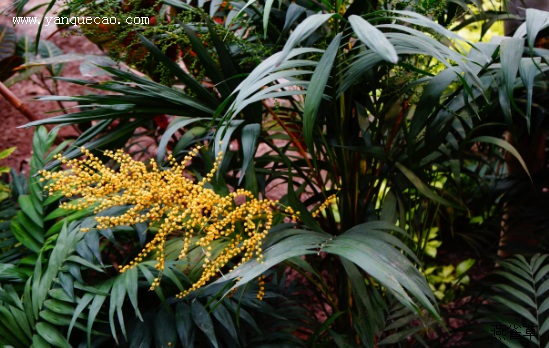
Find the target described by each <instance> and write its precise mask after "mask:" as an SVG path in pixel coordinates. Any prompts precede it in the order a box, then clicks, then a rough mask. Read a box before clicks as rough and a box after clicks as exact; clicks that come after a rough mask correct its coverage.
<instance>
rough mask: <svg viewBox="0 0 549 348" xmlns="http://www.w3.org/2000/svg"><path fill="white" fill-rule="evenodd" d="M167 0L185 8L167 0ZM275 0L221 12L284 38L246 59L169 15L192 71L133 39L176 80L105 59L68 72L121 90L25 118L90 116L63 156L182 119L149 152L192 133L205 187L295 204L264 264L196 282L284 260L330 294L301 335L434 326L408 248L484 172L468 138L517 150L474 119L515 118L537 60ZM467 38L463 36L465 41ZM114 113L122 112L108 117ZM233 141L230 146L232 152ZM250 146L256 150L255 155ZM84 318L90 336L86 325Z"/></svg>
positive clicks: (437, 30)
mask: <svg viewBox="0 0 549 348" xmlns="http://www.w3.org/2000/svg"><path fill="white" fill-rule="evenodd" d="M169 4H170V5H172V6H176V7H179V8H181V11H186V10H188V6H186V5H185V4H182V3H179V2H177V1H175V0H170V1H169ZM272 4H273V2H272V1H268V2H266V4H265V7H264V8H263V12H261V7H256V6H242V4H239V5H238V6H237V7H235V8H233V9H232V10H230V11H229V14H227V18H226V20H227V21H228V22H229V23H231V20H229V18H230V16H235V17H238V16H239V15H240V14H242V13H244V12H246V11H248V12H246V13H248V14H249V16H248V17H247V18H249V22H246V21H244V22H241V23H243V24H242V25H243V26H244V27H246V26H250V27H254V26H255V28H261V29H263V35H264V37H266V38H269V41H267V42H269V44H271V43H272V47H273V49H275V50H276V49H278V48H279V47H280V51H279V52H277V53H275V54H273V55H271V56H268V57H265V59H264V60H263V61H262V62H261V63H260V64H259V65H257V66H256V67H255V68H254V69H249V66H244V67H242V66H239V65H238V62H240V61H241V60H242V54H244V55H245V52H244V53H243V52H242V51H239V50H238V47H235V46H234V45H227V44H225V43H224V42H223V40H222V37H221V36H220V35H218V31H217V30H216V25H217V24H215V23H213V21H211V20H210V19H209V18H208V17H207V16H205V15H203V16H199V17H198V18H197V19H196V22H195V23H192V24H191V23H186V24H182V23H180V24H178V25H179V30H180V31H179V34H180V35H185V36H186V37H187V38H188V40H189V42H190V46H191V47H192V50H193V51H194V52H195V55H196V59H197V60H198V61H199V62H200V63H201V64H202V66H203V67H204V71H205V74H203V75H201V77H199V76H196V75H194V76H193V74H192V73H189V72H185V71H184V70H183V69H181V67H180V66H178V65H177V64H176V63H175V62H173V61H172V60H171V59H169V58H168V57H167V56H166V55H164V54H163V53H162V51H161V50H160V49H158V48H156V46H155V45H154V44H153V42H154V40H155V38H154V37H153V38H150V39H151V40H152V41H151V40H149V39H147V38H145V37H142V38H141V41H142V42H143V43H144V45H145V46H146V47H147V48H148V49H149V50H150V52H151V54H152V55H154V56H155V57H156V58H157V59H158V60H159V61H161V62H162V63H163V64H164V65H165V66H166V68H167V69H169V71H170V72H171V73H172V74H173V75H174V76H175V77H177V79H178V81H179V83H180V84H182V85H184V86H185V88H184V89H181V88H178V86H177V85H176V86H175V87H174V88H170V87H166V86H163V85H161V84H159V83H156V82H153V81H150V80H148V79H146V78H143V77H139V76H137V75H136V74H133V73H130V72H124V71H120V70H117V69H113V68H105V70H106V71H108V72H110V73H111V74H113V75H114V76H115V77H116V79H117V80H114V81H110V82H107V83H93V82H90V81H77V80H71V81H72V82H75V83H79V84H85V85H88V86H91V87H93V88H97V89H100V90H107V91H110V92H117V93H119V94H109V95H88V96H78V97H50V98H48V99H55V100H70V101H79V102H80V104H81V108H82V111H79V112H75V113H72V114H68V115H63V116H58V117H54V118H51V119H48V120H44V121H39V122H35V123H32V124H31V125H38V124H44V123H60V124H63V123H78V122H89V121H99V122H96V123H94V124H92V125H91V127H90V128H89V129H88V130H87V131H86V132H85V133H83V134H82V135H81V136H80V137H79V139H77V141H76V142H75V145H76V146H75V148H72V149H70V150H68V151H67V152H66V153H65V155H66V156H67V157H77V156H79V155H80V154H81V153H80V150H79V148H80V146H82V145H85V146H86V147H87V148H89V149H95V148H105V147H119V146H121V145H122V144H123V143H125V142H126V141H127V139H129V138H130V137H131V135H132V134H133V133H134V131H135V129H137V128H138V127H140V126H142V125H143V124H146V123H147V122H151V120H152V119H154V117H156V116H157V115H159V114H170V115H175V116H179V117H176V118H174V120H173V121H172V123H171V124H170V126H168V128H167V129H166V131H165V133H164V134H163V136H162V138H161V139H160V142H159V151H158V156H157V159H158V161H159V162H162V161H163V160H164V156H165V154H166V149H167V147H168V146H171V147H172V148H173V153H174V155H175V156H176V157H179V158H181V157H183V156H184V154H185V153H186V151H187V149H188V148H189V147H190V146H192V145H193V143H196V142H201V141H203V140H215V144H216V146H215V147H218V148H216V149H215V150H214V151H215V152H214V153H217V150H218V149H219V150H221V151H223V152H224V155H225V158H224V161H223V163H222V165H221V167H220V172H219V176H218V177H219V181H218V182H217V183H214V184H216V185H219V186H220V187H223V186H224V187H225V189H226V187H227V184H228V185H229V186H231V187H233V188H234V187H238V186H240V185H242V184H243V185H244V186H245V187H246V188H247V189H249V190H251V191H253V192H254V193H256V194H263V195H266V194H268V193H269V192H268V191H269V187H272V186H273V185H280V183H282V184H283V185H285V186H286V187H287V190H286V192H287V194H285V195H284V196H283V197H282V198H281V201H282V202H283V203H284V204H286V205H289V206H291V207H292V209H294V210H295V211H299V212H300V215H301V224H300V226H298V227H299V228H296V227H295V226H288V225H281V226H279V227H278V228H274V229H273V230H272V231H271V232H270V235H269V237H268V239H267V240H266V242H265V245H264V249H265V260H264V263H262V264H259V263H257V262H252V261H251V262H248V263H246V264H245V265H243V266H242V267H240V268H239V269H237V270H235V271H233V272H231V273H230V274H229V275H228V276H227V277H225V278H224V279H221V280H219V281H218V282H216V283H213V284H212V285H210V288H207V289H211V288H214V289H219V287H221V288H223V287H225V286H226V287H227V289H230V288H233V289H234V287H236V286H238V287H239V288H241V287H242V286H244V285H245V284H246V283H247V282H249V281H250V280H253V279H257V277H258V276H260V275H261V274H263V273H264V272H266V271H267V270H268V269H269V268H270V267H273V266H275V265H278V264H280V263H281V262H286V264H288V265H291V266H292V267H293V268H294V269H295V270H296V271H297V272H300V273H301V275H302V277H303V278H304V279H307V280H308V281H309V282H310V284H311V285H312V289H313V290H312V292H313V295H314V297H315V299H316V300H317V301H319V302H322V303H325V304H326V306H325V307H324V308H327V309H324V311H325V312H326V313H325V314H326V317H327V318H328V319H327V320H326V321H325V322H324V324H323V325H321V326H320V327H319V328H317V329H316V331H314V332H313V333H312V334H311V335H310V337H309V339H310V343H311V344H320V343H319V342H326V343H327V344H330V343H328V342H347V343H348V344H360V345H367V346H374V345H375V344H376V342H379V340H380V339H382V338H383V337H387V336H389V337H391V336H390V333H394V331H395V330H396V331H398V332H402V330H403V327H404V328H412V329H413V330H412V331H406V330H404V332H416V331H417V328H416V327H413V325H412V323H413V321H414V320H415V319H416V318H420V319H422V320H423V321H424V322H430V319H429V318H427V316H426V314H425V312H424V311H422V310H421V309H420V305H421V306H422V307H424V308H425V309H426V310H427V312H428V313H430V315H431V316H432V317H434V318H439V317H438V315H437V310H436V305H435V299H434V297H433V296H432V293H431V291H430V289H429V287H428V285H427V284H426V282H425V280H424V279H423V277H422V275H421V274H420V273H419V272H418V270H417V269H416V267H417V266H418V265H419V264H420V260H419V259H418V258H417V257H416V256H415V255H414V251H415V252H417V253H418V254H419V256H420V257H421V250H422V249H423V247H424V245H425V243H426V241H427V240H428V235H427V234H426V233H425V231H428V230H429V228H428V227H431V226H433V225H434V224H435V223H437V221H440V220H442V219H444V218H451V217H452V216H451V215H452V214H457V213H452V211H454V212H455V211H457V212H459V211H466V206H465V201H466V199H465V197H461V196H459V194H458V193H459V192H460V188H461V187H462V185H463V182H465V181H467V180H480V179H479V175H478V173H477V172H476V171H475V169H474V168H471V166H469V164H471V163H475V162H476V161H478V157H479V155H480V153H479V152H478V151H477V152H475V151H472V150H471V148H472V147H473V146H475V145H477V146H478V144H479V143H481V142H482V143H486V144H489V145H495V146H498V147H501V148H503V149H505V150H507V151H508V152H509V153H511V154H512V155H514V156H515V157H517V158H518V160H519V162H521V159H520V156H519V155H518V153H517V152H516V150H515V149H514V148H513V147H512V146H511V145H509V144H508V143H506V142H505V141H503V140H502V139H500V138H499V137H498V136H494V134H493V133H492V134H485V133H483V131H484V129H486V125H487V118H486V117H485V115H486V114H488V113H489V112H493V110H501V111H502V112H503V115H504V119H503V120H499V119H498V120H496V121H497V122H498V125H499V126H500V127H501V129H502V130H503V129H504V128H505V127H506V126H509V125H510V124H512V116H511V113H510V112H509V110H510V108H511V106H512V105H513V104H512V101H513V93H514V91H515V89H517V88H521V87H524V88H526V90H528V91H530V90H531V88H532V86H533V85H534V82H535V81H536V78H538V77H539V76H542V73H543V71H544V69H546V67H547V65H546V63H547V62H545V60H543V59H531V58H530V57H528V58H522V55H523V50H524V40H523V39H521V38H515V39H507V40H503V41H502V42H501V43H491V44H477V45H474V46H473V45H469V44H468V43H466V42H464V40H462V39H461V38H459V37H458V36H457V35H455V34H454V33H452V32H451V31H448V30H446V29H445V28H444V27H443V26H441V25H438V24H436V23H434V22H433V21H431V20H428V19H427V18H426V17H424V16H422V15H419V14H417V13H414V12H410V11H405V10H398V9H397V10H390V11H379V12H373V11H374V10H376V9H377V5H376V6H374V5H371V4H370V5H371V6H372V7H369V6H370V5H368V6H365V8H361V6H360V4H359V3H358V2H357V3H356V4H355V3H353V4H352V5H350V6H348V4H344V3H340V2H336V3H328V2H323V3H322V4H317V6H318V7H317V8H315V9H316V11H317V12H319V13H316V14H312V13H308V14H307V17H306V18H305V19H304V20H303V21H301V22H300V24H299V25H298V26H297V27H295V28H294V27H292V26H291V25H289V24H288V25H286V24H287V23H291V19H295V18H303V17H304V16H305V13H306V11H305V10H304V9H303V8H302V7H300V6H299V4H287V3H283V6H282V7H281V9H282V10H285V11H286V13H285V15H284V12H282V13H281V12H277V11H275V10H274V9H273V8H272ZM277 10H278V9H277ZM241 11H242V12H241ZM258 11H259V13H257V12H258ZM231 13H232V15H230V14H231ZM258 14H259V15H258ZM229 15H230V16H229ZM536 15H537V13H536ZM281 18H284V19H285V25H284V26H283V29H282V30H281V31H280V30H277V25H276V23H278V22H277V21H280V20H281ZM446 19H448V18H445V20H446ZM527 21H529V22H528V23H530V24H529V25H527V26H526V27H527V29H528V30H527V35H528V42H529V48H530V49H529V50H528V51H529V53H531V54H532V55H537V54H542V53H543V52H538V51H534V50H533V49H532V46H531V44H530V43H531V38H532V37H534V38H535V36H536V35H537V33H538V32H539V30H541V28H540V27H539V26H535V25H533V24H532V23H537V22H538V20H537V19H534V18H530V19H527ZM238 28H240V27H238ZM252 32H253V31H252ZM273 33H274V34H273ZM205 34H208V35H209V36H210V38H211V46H210V47H209V48H204V47H203V46H202V41H200V40H198V37H202V36H204V35H205ZM199 35H200V36H199ZM271 35H278V36H276V37H272V36H271ZM280 38H284V39H280ZM437 38H439V39H437ZM242 39H243V40H250V41H252V40H254V39H255V37H254V35H250V36H248V37H243V38H242ZM450 40H453V42H452V41H450ZM282 44H283V45H282ZM465 45H469V46H470V47H471V48H470V50H469V52H468V53H466V49H465V48H463V46H465ZM450 46H451V47H450ZM239 55H240V56H239ZM243 74H245V75H243ZM205 82H206V83H205ZM233 90H234V91H233ZM528 110H529V108H527V109H526V112H525V115H526V117H529V115H530V114H529V112H528ZM114 120H119V121H120V122H119V123H118V124H116V125H115V123H114ZM490 121H492V120H490ZM492 126H493V124H492ZM109 127H115V128H112V129H109ZM231 139H236V140H237V144H238V145H237V146H236V147H234V148H232V149H231V147H230V144H231ZM219 140H223V142H222V145H217V144H218V141H219ZM260 145H262V146H263V147H265V146H266V148H267V149H268V152H267V153H264V152H263V153H261V154H258V153H257V149H258V147H259V146H260ZM496 154H497V153H496ZM55 164H56V163H53V164H51V165H50V167H53V166H54V165H55ZM521 166H522V167H524V163H523V162H521ZM483 170H487V174H493V175H499V173H500V172H498V170H497V169H492V168H487V169H486V167H484V169H483ZM485 174H486V173H485ZM338 190H340V191H339V193H338V199H337V204H336V205H334V206H333V207H332V206H329V207H328V209H326V211H325V213H324V214H321V215H319V216H318V219H315V218H314V217H313V216H312V214H311V213H309V210H310V207H315V206H320V205H322V202H324V201H325V200H326V198H327V197H328V196H330V195H332V194H334V193H336V192H338ZM410 234H414V235H417V238H416V240H418V242H417V244H416V243H414V242H412V239H411V238H407V237H409V235H410ZM304 255H307V256H306V257H305V258H304V259H303V258H302V256H304ZM178 275H179V276H181V277H183V275H180V274H178ZM175 278H177V277H175ZM237 278H240V279H239V280H238V282H237V283H236V284H233V283H232V280H234V279H237ZM151 279H154V277H152V278H151ZM227 282H231V283H227ZM106 286H107V285H106ZM109 289H110V288H109ZM107 291H108V290H107ZM117 291H118V290H117ZM208 291H209V290H208ZM222 293H223V294H227V293H228V292H227V291H222ZM389 298H391V299H392V298H395V299H396V300H397V301H398V302H400V303H401V304H402V305H403V306H405V307H406V308H407V310H408V311H411V312H412V313H413V314H411V315H410V316H409V317H406V318H413V319H410V320H405V321H395V323H396V322H398V323H403V322H404V323H406V324H405V325H404V326H403V327H396V326H397V325H398V324H387V327H385V322H386V318H388V317H389V318H398V317H399V315H403V316H407V315H408V313H410V312H398V311H397V314H395V313H394V312H393V313H391V316H389V312H390V308H391V310H392V309H393V308H395V306H394V304H393V300H389ZM90 301H91V300H90ZM94 301H95V300H94ZM98 301H99V300H98ZM102 301H105V299H104V298H103V300H102ZM98 303H99V302H98ZM389 303H390V304H391V306H389ZM132 305H133V302H132ZM98 306H99V304H98V305H96V306H95V307H96V308H97V307H98ZM134 309H135V310H137V308H136V307H134ZM114 310H116V306H115V309H114ZM113 313H114V312H113ZM92 317H93V316H92ZM111 318H112V316H111ZM408 324H410V325H408ZM87 329H88V333H89V332H90V329H91V327H88V328H87ZM384 329H387V331H386V332H385V333H384ZM391 331H393V332H391ZM392 337H393V339H395V337H399V336H392ZM357 342H358V343H357ZM386 342H391V340H387V341H386Z"/></svg>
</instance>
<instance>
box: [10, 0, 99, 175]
mask: <svg viewBox="0 0 549 348" xmlns="http://www.w3.org/2000/svg"><path fill="white" fill-rule="evenodd" d="M43 2H44V1H43V0H31V1H29V4H28V5H27V7H26V8H32V7H33V6H36V5H37V4H40V3H43ZM48 2H49V1H48ZM11 3H12V0H0V12H1V11H3V10H5V9H7V8H8V5H10V4H11ZM13 15H14V14H13V13H12V14H7V15H6V14H3V15H1V16H0V24H3V25H12V26H13V22H12V17H13ZM32 15H34V16H37V15H40V14H37V13H33V14H32ZM52 15H54V14H52ZM14 29H15V31H16V33H17V35H18V37H19V36H22V35H29V36H31V37H34V36H35V35H36V31H37V30H38V26H35V25H26V26H23V25H18V26H16V27H15V28H14ZM55 30H56V28H55V27H53V26H50V27H44V28H43V32H42V35H41V39H48V40H49V41H51V42H53V43H54V44H55V45H57V46H58V47H59V48H60V49H61V50H62V51H63V52H64V53H79V54H101V51H100V50H99V48H98V47H97V46H96V45H95V44H93V43H92V42H90V41H88V40H87V39H86V38H84V37H81V36H76V35H63V34H61V33H55ZM79 67H80V62H71V63H67V64H66V65H65V68H64V70H63V73H62V75H63V76H65V77H72V78H79V79H82V78H83V76H82V74H81V73H80V70H79ZM45 71H46V70H45V69H44V72H45ZM45 75H47V72H45ZM36 81H38V79H37V78H36V76H34V77H32V78H31V79H30V80H25V81H22V82H20V83H17V84H15V85H13V86H12V87H10V90H11V91H12V92H13V94H15V95H16V96H17V97H18V98H19V99H20V100H21V101H22V102H23V103H24V104H25V105H26V106H27V108H28V109H30V111H31V112H32V113H33V114H34V115H35V116H36V117H37V118H40V119H43V118H48V117H51V116H53V115H58V114H60V112H56V110H59V109H60V106H59V105H58V104H56V103H55V102H44V101H37V100H36V98H37V97H40V96H45V95H50V92H48V91H47V90H46V89H45V88H42V87H41V86H39V85H38V84H37V83H36ZM51 82H52V81H51V80H48V81H47V82H46V83H48V84H49V85H50V86H51ZM85 93H86V88H85V87H81V86H78V85H74V84H69V83H65V82H59V94H60V95H78V94H85ZM64 106H65V107H67V106H70V104H64ZM0 112H1V118H2V125H1V126H0V150H2V149H5V148H9V147H12V146H16V147H17V150H16V151H15V152H14V153H13V154H12V155H11V156H10V157H9V158H7V159H5V160H2V162H1V163H0V165H7V166H10V167H12V168H14V169H15V170H17V171H19V170H24V171H26V170H27V168H28V161H29V158H30V155H31V149H32V135H33V131H34V129H33V128H18V127H21V126H23V125H25V124H26V123H28V122H29V120H28V119H27V118H26V117H25V116H24V115H23V114H21V113H20V112H19V111H18V110H17V109H15V107H13V106H12V105H11V104H10V103H9V102H8V101H7V100H5V99H4V98H3V97H1V96H0ZM59 134H60V135H61V136H70V135H71V134H74V131H72V130H71V129H70V128H67V127H65V129H62V130H61V131H60V133H59Z"/></svg>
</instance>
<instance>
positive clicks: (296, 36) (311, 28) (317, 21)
mask: <svg viewBox="0 0 549 348" xmlns="http://www.w3.org/2000/svg"><path fill="white" fill-rule="evenodd" d="M333 16H334V14H314V15H312V16H309V17H307V18H306V19H305V20H304V21H303V22H301V23H300V24H299V25H298V26H297V27H296V28H295V29H294V31H293V32H292V34H291V35H290V37H289V38H288V40H287V41H286V44H285V45H284V49H283V50H282V52H280V56H278V57H277V60H276V62H275V66H278V65H280V63H282V62H283V61H284V60H286V59H287V57H288V55H289V54H290V52H291V51H292V50H293V48H294V47H296V46H297V45H299V44H300V43H301V41H303V40H305V39H307V38H308V37H309V36H311V35H312V34H313V33H314V32H315V31H316V30H317V29H318V28H319V27H320V26H321V25H323V24H324V23H325V22H326V21H328V19H330V18H332V17H333Z"/></svg>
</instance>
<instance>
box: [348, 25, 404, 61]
mask: <svg viewBox="0 0 549 348" xmlns="http://www.w3.org/2000/svg"><path fill="white" fill-rule="evenodd" d="M349 23H350V24H351V27H352V28H353V30H354V32H355V34H356V35H357V36H358V38H359V39H360V41H362V42H363V43H364V44H365V45H366V46H368V48H369V49H371V50H372V51H374V52H376V53H377V54H379V55H380V56H381V57H382V58H383V59H385V60H386V61H388V62H389V63H393V64H396V63H398V55H397V53H396V51H395V48H394V47H393V45H392V44H391V42H390V41H389V40H388V39H387V38H386V37H385V35H384V34H383V33H382V32H381V31H380V30H379V29H377V28H376V27H375V26H373V25H372V24H370V23H369V22H368V21H367V20H365V19H364V18H362V17H360V16H356V15H351V16H349Z"/></svg>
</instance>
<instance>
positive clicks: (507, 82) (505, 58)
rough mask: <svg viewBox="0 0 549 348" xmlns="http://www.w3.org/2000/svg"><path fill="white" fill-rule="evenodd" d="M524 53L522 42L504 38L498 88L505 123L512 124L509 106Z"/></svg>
mask: <svg viewBox="0 0 549 348" xmlns="http://www.w3.org/2000/svg"><path fill="white" fill-rule="evenodd" d="M523 51H524V40H523V39H518V38H506V39H504V40H503V41H502V42H501V44H500V59H501V70H500V79H501V86H500V88H499V102H500V105H501V110H502V112H503V116H504V117H505V122H506V123H507V124H509V125H512V124H513V121H512V115H511V104H512V102H511V101H512V99H513V91H514V89H515V78H516V76H517V72H518V70H519V66H520V62H521V59H522V53H523Z"/></svg>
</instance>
